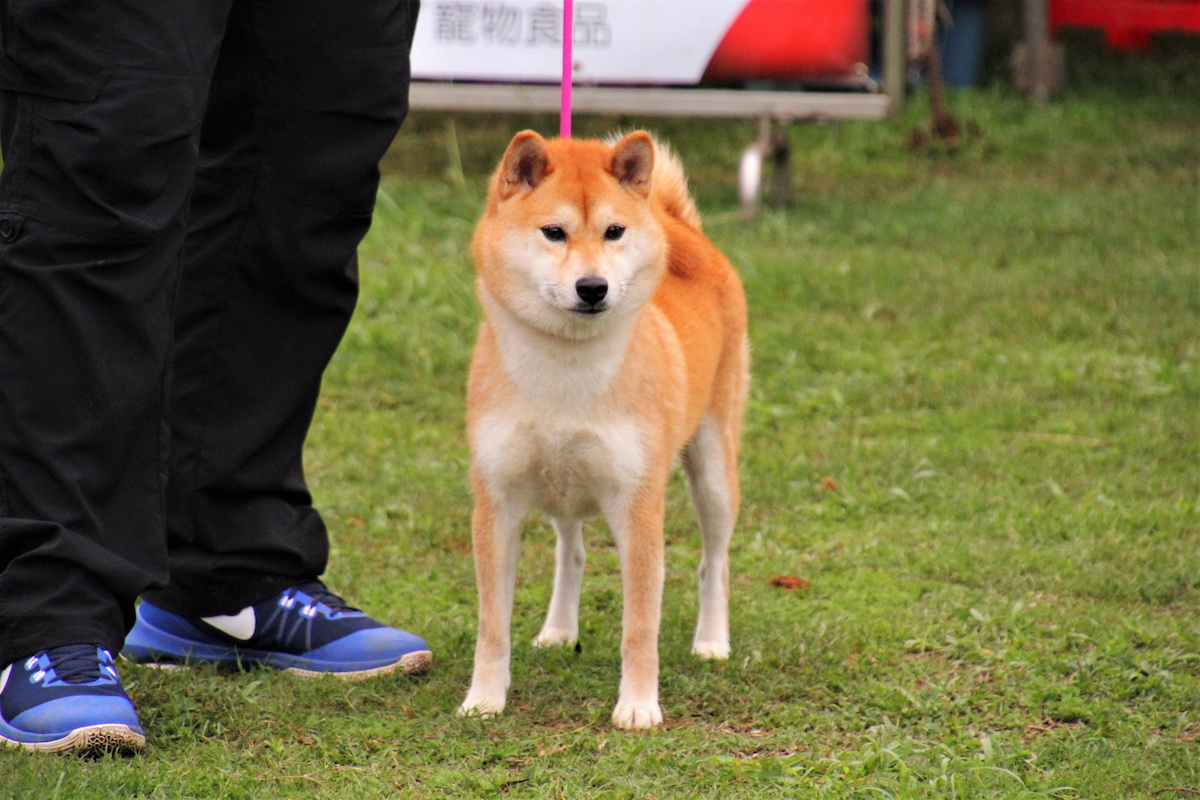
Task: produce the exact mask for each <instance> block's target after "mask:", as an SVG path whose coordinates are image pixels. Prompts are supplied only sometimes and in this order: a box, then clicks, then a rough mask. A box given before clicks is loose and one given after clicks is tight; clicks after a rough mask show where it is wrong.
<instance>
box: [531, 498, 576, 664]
mask: <svg viewBox="0 0 1200 800" xmlns="http://www.w3.org/2000/svg"><path fill="white" fill-rule="evenodd" d="M553 523H554V530H555V532H557V533H558V544H557V545H556V546H555V550H554V562H555V563H554V593H553V594H552V595H551V596H550V609H549V611H547V612H546V624H545V625H543V626H542V632H541V633H539V634H538V635H537V638H536V639H534V640H533V645H534V647H555V646H558V645H564V644H574V643H575V642H576V641H578V639H579V592H580V589H581V587H582V586H583V567H584V564H585V563H587V554H586V553H585V551H584V548H583V522H582V521H581V520H563V519H557V518H556V519H554V520H553Z"/></svg>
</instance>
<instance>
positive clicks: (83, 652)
mask: <svg viewBox="0 0 1200 800" xmlns="http://www.w3.org/2000/svg"><path fill="white" fill-rule="evenodd" d="M46 657H47V658H48V659H49V661H50V663H49V664H48V665H47V666H46V667H45V668H44V669H43V670H42V672H45V673H49V672H54V674H55V675H56V676H57V678H58V680H60V681H62V682H63V683H72V684H80V683H92V682H94V681H98V680H100V679H101V678H103V677H108V675H107V674H106V673H105V672H104V671H102V670H101V660H100V655H99V651H98V650H97V649H96V646H95V645H88V644H69V645H65V646H63V647H55V648H54V649H52V650H47V651H46ZM30 663H31V664H36V663H37V661H36V659H30Z"/></svg>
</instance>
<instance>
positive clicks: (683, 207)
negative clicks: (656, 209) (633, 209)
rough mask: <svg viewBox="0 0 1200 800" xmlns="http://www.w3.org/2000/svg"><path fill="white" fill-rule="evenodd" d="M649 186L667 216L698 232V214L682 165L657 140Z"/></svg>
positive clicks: (668, 148) (668, 149) (670, 151)
mask: <svg viewBox="0 0 1200 800" xmlns="http://www.w3.org/2000/svg"><path fill="white" fill-rule="evenodd" d="M650 184H651V186H652V189H651V191H652V192H654V196H655V197H656V198H658V200H659V201H660V202H661V203H662V204H663V208H665V209H666V210H667V213H668V214H670V215H671V216H672V217H675V219H677V220H679V221H680V222H682V223H683V224H685V225H687V226H688V227H690V228H695V229H696V230H700V212H699V211H698V210H697V209H696V201H695V200H693V199H692V194H691V192H689V191H688V183H687V175H686V173H684V171H683V164H682V163H681V162H680V161H679V157H678V156H676V155H675V153H674V152H673V151H672V150H671V148H670V147H668V146H667V145H665V144H663V143H662V142H660V141H658V140H657V139H655V141H654V174H653V176H652V177H651V179H650Z"/></svg>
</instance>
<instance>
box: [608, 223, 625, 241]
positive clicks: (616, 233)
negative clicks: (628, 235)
mask: <svg viewBox="0 0 1200 800" xmlns="http://www.w3.org/2000/svg"><path fill="white" fill-rule="evenodd" d="M624 235H625V228H624V227H622V226H620V225H609V226H608V230H606V231H605V232H604V238H605V239H607V240H608V241H610V242H615V241H616V240H617V239H620V238H621V237H622V236H624Z"/></svg>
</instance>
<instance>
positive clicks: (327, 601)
mask: <svg viewBox="0 0 1200 800" xmlns="http://www.w3.org/2000/svg"><path fill="white" fill-rule="evenodd" d="M298 592H303V593H304V594H306V595H308V596H309V597H311V598H312V599H313V603H314V604H316V603H321V604H323V605H326V606H329V608H330V609H331V610H333V611H335V612H337V611H358V610H359V609H357V608H355V607H354V606H352V605H350V604H349V603H347V602H346V601H345V600H343V599H342V598H341V597H339V596H338V595H336V594H334V593H333V592H331V591H329V589H328V588H326V586H325V584H323V583H321V582H320V581H309V582H308V583H305V584H301V585H300V586H297V587H295V588H293V589H289V590H288V591H287V593H286V594H287V596H288V597H295V596H296V594H297V593H298Z"/></svg>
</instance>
